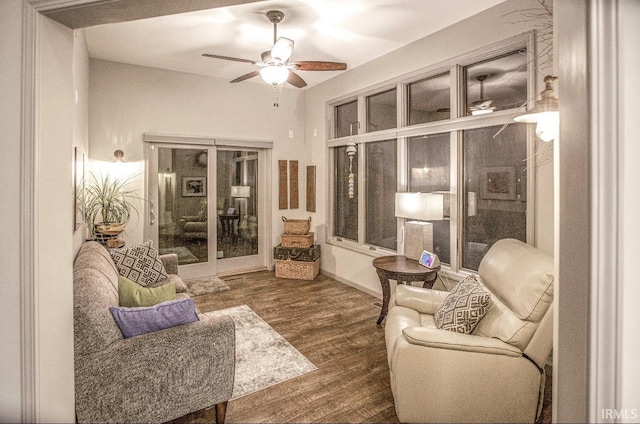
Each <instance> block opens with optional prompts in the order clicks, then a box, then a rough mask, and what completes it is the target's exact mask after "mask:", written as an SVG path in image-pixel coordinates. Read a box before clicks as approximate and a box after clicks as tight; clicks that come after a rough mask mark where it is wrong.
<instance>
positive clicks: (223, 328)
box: [73, 242, 235, 422]
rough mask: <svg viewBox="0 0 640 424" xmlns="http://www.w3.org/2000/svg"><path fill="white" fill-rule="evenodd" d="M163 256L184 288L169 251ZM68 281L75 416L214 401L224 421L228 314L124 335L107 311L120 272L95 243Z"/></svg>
mask: <svg viewBox="0 0 640 424" xmlns="http://www.w3.org/2000/svg"><path fill="white" fill-rule="evenodd" d="M161 259H162V260H163V263H164V264H165V268H166V270H167V273H169V274H173V275H172V276H171V277H170V278H171V279H172V281H174V282H176V283H177V288H178V290H179V291H180V290H184V288H185V286H184V284H182V283H181V280H179V277H178V276H177V275H176V274H177V258H176V257H175V255H163V256H161ZM73 286H74V331H75V389H76V416H77V420H78V422H165V421H169V420H172V419H175V418H179V417H181V416H183V415H185V414H188V413H190V412H194V411H197V410H200V409H204V408H209V407H212V406H214V405H215V409H216V419H217V420H218V422H224V417H225V411H226V406H227V401H228V400H229V399H230V398H231V395H232V391H233V380H234V374H235V326H234V323H233V321H232V320H231V318H229V317H219V318H215V319H211V318H208V317H206V316H205V315H199V318H200V321H198V322H195V323H191V324H185V325H181V326H177V327H173V328H168V329H166V330H162V331H157V332H153V333H149V334H145V335H141V336H137V337H132V338H128V339H124V338H123V336H122V333H121V332H120V329H119V327H118V325H117V324H116V322H115V320H114V319H113V317H112V315H111V313H110V311H109V307H110V306H118V272H117V269H116V267H115V265H114V263H113V261H112V259H111V256H110V255H109V252H108V251H107V250H106V249H105V248H104V247H103V246H102V245H100V244H98V243H96V242H86V243H84V244H83V245H82V247H81V249H80V252H78V255H77V257H76V260H75V263H74V267H73ZM185 296H188V295H187V294H185V293H179V294H178V298H180V297H185Z"/></svg>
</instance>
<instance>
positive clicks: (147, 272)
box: [109, 240, 169, 287]
mask: <svg viewBox="0 0 640 424" xmlns="http://www.w3.org/2000/svg"><path fill="white" fill-rule="evenodd" d="M109 253H110V254H111V257H112V258H113V262H115V264H116V268H118V274H120V275H122V276H123V277H127V278H128V279H130V280H132V281H135V282H136V283H138V284H140V285H141V286H144V287H146V286H149V285H150V284H154V283H157V282H158V281H160V280H164V279H166V278H169V276H168V275H167V271H166V270H165V269H164V265H163V264H162V261H160V259H158V251H157V250H156V249H155V248H154V247H153V242H152V241H151V240H149V241H148V242H146V243H143V244H141V245H138V246H134V247H125V248H122V249H110V250H109Z"/></svg>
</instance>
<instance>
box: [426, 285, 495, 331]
mask: <svg viewBox="0 0 640 424" xmlns="http://www.w3.org/2000/svg"><path fill="white" fill-rule="evenodd" d="M490 300H491V294H490V293H489V292H487V291H486V290H485V289H484V288H483V287H482V285H481V284H480V283H478V281H477V280H476V277H475V276H474V275H470V276H469V277H467V278H465V279H464V280H462V281H460V282H459V283H458V284H456V286H455V287H454V288H453V290H451V293H449V295H448V296H447V297H446V298H445V299H444V301H443V302H442V303H441V304H440V305H439V306H438V307H437V308H436V311H435V314H434V317H433V318H434V321H435V323H436V327H437V328H440V329H444V330H450V331H455V332H458V333H465V334H469V333H471V332H472V331H473V329H474V328H475V327H476V325H477V324H478V322H480V320H481V319H482V317H483V316H484V314H485V313H486V312H487V309H488V308H489V302H490Z"/></svg>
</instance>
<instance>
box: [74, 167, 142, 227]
mask: <svg viewBox="0 0 640 424" xmlns="http://www.w3.org/2000/svg"><path fill="white" fill-rule="evenodd" d="M133 178H134V176H130V177H127V178H112V177H110V176H109V175H102V176H100V177H96V175H94V174H93V173H91V178H90V179H89V181H87V185H86V189H85V210H84V217H85V222H86V223H87V227H88V228H89V235H90V238H92V239H93V238H96V236H97V234H96V233H99V234H102V235H104V236H107V237H105V238H106V239H109V238H114V237H115V238H117V236H118V234H120V233H121V232H122V231H123V230H124V226H125V225H126V224H127V223H128V222H129V219H130V218H131V215H132V213H135V214H136V215H138V209H137V208H136V203H134V202H137V201H138V200H141V199H140V196H138V194H137V193H136V192H135V191H134V190H132V189H130V188H129V186H130V185H131V184H132V183H133Z"/></svg>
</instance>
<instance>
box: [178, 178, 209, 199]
mask: <svg viewBox="0 0 640 424" xmlns="http://www.w3.org/2000/svg"><path fill="white" fill-rule="evenodd" d="M206 195H207V177H182V196H183V197H204V196H206Z"/></svg>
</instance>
